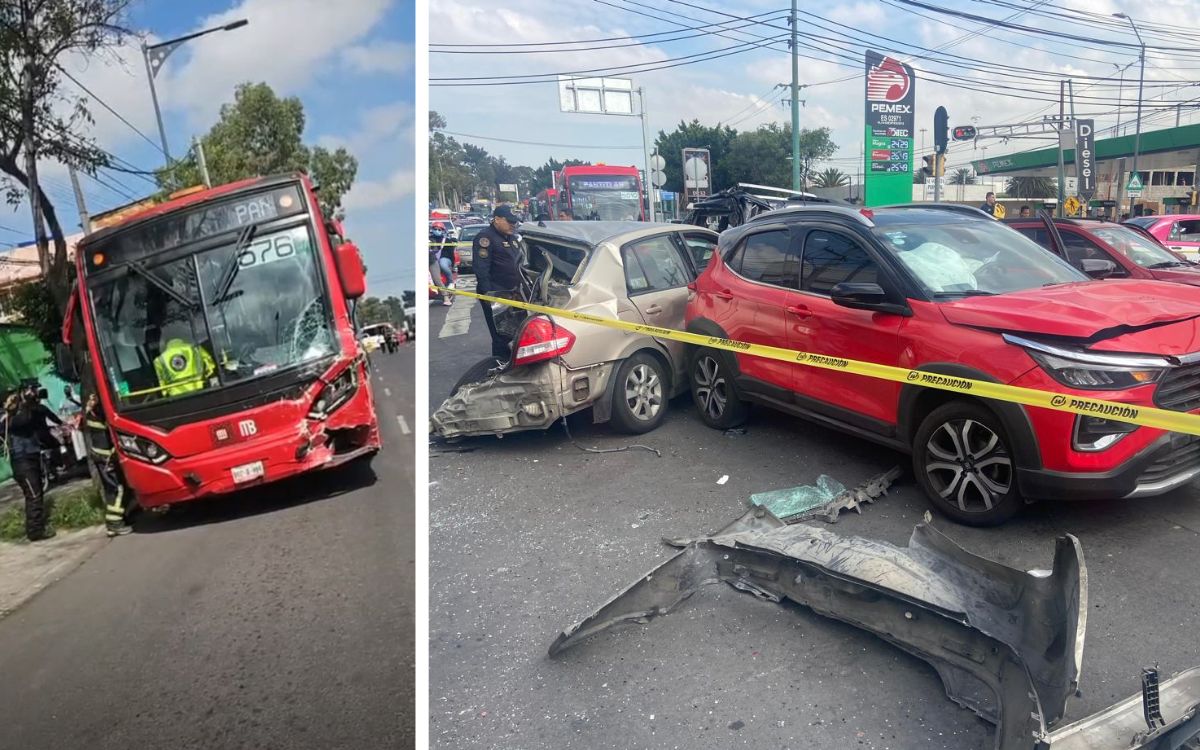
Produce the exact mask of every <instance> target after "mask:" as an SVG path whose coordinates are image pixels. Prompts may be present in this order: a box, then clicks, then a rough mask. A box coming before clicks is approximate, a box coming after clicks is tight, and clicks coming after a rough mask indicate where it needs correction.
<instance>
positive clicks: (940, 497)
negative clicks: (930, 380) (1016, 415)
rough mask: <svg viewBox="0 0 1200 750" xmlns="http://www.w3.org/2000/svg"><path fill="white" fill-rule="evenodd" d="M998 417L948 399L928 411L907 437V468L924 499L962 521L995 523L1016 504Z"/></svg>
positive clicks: (1010, 459) (1014, 475)
mask: <svg viewBox="0 0 1200 750" xmlns="http://www.w3.org/2000/svg"><path fill="white" fill-rule="evenodd" d="M1010 445H1011V444H1010V442H1009V438H1008V435H1007V433H1006V432H1005V430H1004V426H1003V425H1001V424H1000V420H999V419H997V418H996V416H995V415H994V414H993V413H992V412H991V411H989V410H988V409H987V408H985V407H983V406H981V405H979V404H974V403H970V402H966V401H952V402H950V403H948V404H943V405H942V406H939V407H938V408H936V409H934V410H933V411H932V412H930V413H929V415H928V416H927V417H925V420H924V421H923V422H922V423H921V426H920V427H919V428H918V429H917V434H916V438H915V439H914V440H913V474H915V475H916V477H917V482H918V483H919V484H920V485H921V489H923V490H925V495H926V496H927V497H928V498H929V501H930V503H931V504H932V505H933V507H934V508H936V509H937V510H938V511H940V512H941V513H943V514H944V515H946V516H949V517H950V518H952V519H954V520H955V521H958V522H959V523H963V524H966V525H968V526H995V525H997V524H1000V523H1003V522H1005V521H1007V520H1008V519H1009V518H1011V517H1012V516H1013V514H1015V513H1016V512H1017V511H1018V510H1020V509H1021V506H1022V504H1023V503H1022V499H1021V495H1020V493H1019V492H1018V491H1017V473H1016V465H1015V462H1014V459H1013V453H1012V450H1011V448H1010Z"/></svg>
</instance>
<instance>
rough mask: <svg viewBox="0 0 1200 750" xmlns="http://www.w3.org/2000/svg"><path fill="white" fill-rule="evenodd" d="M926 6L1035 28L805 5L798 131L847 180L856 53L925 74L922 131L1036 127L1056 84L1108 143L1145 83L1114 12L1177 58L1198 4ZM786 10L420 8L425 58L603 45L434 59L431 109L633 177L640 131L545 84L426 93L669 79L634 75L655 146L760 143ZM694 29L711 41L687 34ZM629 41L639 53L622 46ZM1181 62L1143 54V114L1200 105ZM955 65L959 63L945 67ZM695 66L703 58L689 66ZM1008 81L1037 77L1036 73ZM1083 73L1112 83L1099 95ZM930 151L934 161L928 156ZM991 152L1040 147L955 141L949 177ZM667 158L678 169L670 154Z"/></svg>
mask: <svg viewBox="0 0 1200 750" xmlns="http://www.w3.org/2000/svg"><path fill="white" fill-rule="evenodd" d="M929 4H931V5H934V6H937V7H939V8H943V9H948V10H951V11H962V12H966V13H972V14H976V15H979V16H985V17H990V18H993V19H1009V20H1011V22H1012V23H1015V24H1021V25H1024V26H1027V27H1030V28H1031V29H1032V30H1033V31H1032V32H1031V31H1020V30H1010V29H1000V28H997V27H996V26H995V25H993V24H986V23H981V22H977V21H972V20H968V19H964V18H961V17H954V16H949V15H945V14H941V13H938V12H935V11H930V10H928V9H922V8H918V7H914V6H911V5H906V4H905V3H904V2H903V1H902V0H851V1H848V2H840V3H822V4H814V3H810V2H801V3H800V11H801V15H800V23H799V25H798V26H799V31H800V34H801V43H800V45H799V46H800V54H801V59H800V83H801V85H803V86H805V88H804V89H802V90H801V93H800V96H799V97H798V98H799V99H800V100H801V101H802V102H803V103H804V106H803V107H802V109H801V111H800V122H801V127H829V128H830V129H831V131H832V134H833V139H834V141H835V143H836V144H837V145H838V146H839V148H838V151H837V153H836V154H835V155H834V157H833V158H832V159H831V160H829V162H828V163H827V164H826V165H822V166H835V167H837V168H839V169H841V170H843V171H845V172H854V171H857V170H858V169H859V168H860V166H861V156H860V148H861V142H862V134H863V97H864V92H863V88H864V87H863V78H862V75H863V51H864V50H865V49H866V48H868V47H870V48H873V49H875V50H877V51H880V52H883V53H892V54H895V55H897V56H899V57H900V58H901V59H903V60H906V61H911V62H912V64H913V65H914V66H915V67H917V68H918V69H919V72H918V74H917V78H918V80H917V92H916V99H917V112H916V118H917V128H918V129H920V128H930V127H931V126H932V119H933V110H934V109H935V108H936V107H937V106H939V105H941V106H946V107H947V108H948V110H949V111H950V116H951V120H952V123H951V124H970V123H971V122H975V121H978V122H979V123H981V124H1007V123H1014V122H1019V121H1022V120H1029V119H1033V120H1036V121H1040V119H1041V116H1042V115H1044V114H1049V113H1051V112H1056V111H1057V109H1058V105H1057V98H1058V82H1059V80H1060V78H1065V77H1070V76H1074V77H1076V79H1077V80H1076V83H1075V92H1076V94H1077V96H1078V97H1079V99H1078V110H1077V111H1078V114H1079V115H1080V116H1086V115H1089V114H1091V115H1094V116H1095V117H1096V119H1097V126H1098V127H1100V128H1105V127H1109V126H1112V125H1114V124H1115V122H1116V113H1117V110H1118V107H1117V102H1118V101H1119V102H1120V103H1121V107H1120V109H1121V114H1122V120H1121V121H1122V122H1123V123H1127V124H1128V123H1130V122H1132V120H1133V112H1134V94H1135V91H1136V84H1137V65H1136V60H1137V50H1136V49H1130V48H1128V47H1126V48H1119V47H1114V46H1112V45H1111V44H1108V43H1107V42H1124V43H1126V44H1129V43H1132V42H1133V41H1134V38H1133V35H1132V33H1131V32H1130V30H1129V28H1128V27H1127V26H1125V25H1124V22H1123V21H1119V20H1115V19H1113V18H1112V17H1111V15H1110V14H1111V13H1115V12H1119V11H1127V12H1128V13H1130V14H1131V15H1132V16H1134V17H1135V19H1137V21H1138V22H1139V23H1142V24H1144V25H1143V35H1144V36H1146V37H1147V41H1148V43H1151V44H1161V45H1166V46H1171V45H1179V44H1181V43H1182V42H1180V40H1179V39H1173V38H1172V37H1170V30H1171V29H1181V30H1188V31H1190V30H1193V29H1195V28H1196V27H1197V26H1198V25H1200V3H1197V2H1195V0H1161V2H1156V3H1134V2H1130V1H1128V0H1090V2H1086V3H1085V2H1082V1H1081V0H1055V2H1049V3H1047V2H1044V1H1041V2H1032V0H1029V1H1026V0H1022V2H1018V3H1011V4H1010V3H1000V2H992V1H989V0H970V1H968V0H930V3H929ZM788 5H789V3H787V2H786V0H738V1H735V2H720V3H718V2H706V1H705V0H661V2H648V1H647V0H526V1H525V2H522V3H520V5H519V6H508V7H501V8H499V9H497V8H496V7H495V4H494V3H491V2H488V1H487V0H439V2H436V3H431V4H430V26H429V40H430V43H431V44H438V43H441V44H450V43H456V44H466V45H480V44H496V43H499V42H504V43H509V44H524V45H537V44H540V43H545V42H548V41H562V40H606V41H600V42H596V43H593V44H586V45H576V46H577V47H585V48H587V49H586V50H584V51H574V52H572V51H568V50H569V49H570V47H569V46H559V47H558V48H557V50H558V51H556V52H553V53H551V52H547V51H545V50H546V49H547V48H546V47H537V46H526V47H523V48H521V50H520V52H521V54H499V55H494V54H488V55H484V54H446V53H444V52H440V51H437V48H436V47H435V48H434V50H435V51H433V52H432V53H431V55H430V78H431V88H430V107H431V108H432V109H435V110H437V111H438V112H440V113H441V114H442V115H443V116H445V118H446V120H447V122H448V128H447V130H449V131H451V132H455V133H466V134H468V136H465V137H463V136H460V137H459V138H460V140H464V141H467V142H471V143H475V144H476V145H479V146H483V147H484V148H487V149H488V150H489V151H491V152H492V153H494V154H501V155H504V156H505V157H506V158H507V159H508V160H509V162H511V163H515V164H526V165H529V166H538V165H541V164H542V163H544V162H545V161H546V159H547V158H549V157H555V158H559V159H563V158H580V159H587V160H591V161H604V162H608V163H617V164H635V163H636V164H638V165H639V166H640V165H641V162H642V155H641V132H640V128H639V123H638V121H637V120H636V119H633V118H619V117H604V116H598V115H578V114H565V113H561V112H559V111H558V99H557V90H556V86H555V84H554V83H552V82H547V83H536V84H529V85H496V86H483V87H476V86H448V87H443V86H439V85H437V83H438V82H437V81H434V80H433V79H436V78H463V79H479V78H480V77H482V76H513V75H520V74H529V73H556V72H571V71H582V70H594V69H597V68H608V69H611V68H614V67H617V66H645V65H653V64H666V65H671V66H672V67H669V68H664V69H661V70H655V71H652V72H635V73H632V74H629V77H631V78H633V80H634V84H635V86H644V87H645V89H646V91H647V93H648V96H649V107H648V109H649V115H650V117H649V119H650V125H651V138H653V134H654V133H656V132H657V131H658V130H667V131H670V130H672V129H673V128H674V127H675V125H677V124H678V123H679V122H680V121H681V120H689V121H690V120H691V119H693V118H697V119H699V120H700V121H701V122H703V123H705V124H707V125H715V124H717V123H718V122H719V123H723V124H732V125H733V127H735V128H738V129H753V128H754V127H756V126H758V125H761V124H764V123H767V122H784V121H786V120H787V119H789V118H790V110H789V109H786V108H784V107H783V106H781V104H780V103H779V100H780V99H781V98H783V95H784V93H785V92H784V91H783V90H777V89H775V88H774V87H775V86H776V84H779V83H783V82H788V81H790V79H791V63H790V55H789V53H788V48H787V46H786V41H785V37H786V36H787V34H788V33H789V29H788V26H787V21H786V15H787V10H786V8H787V6H788ZM1082 13H1090V14H1094V15H1092V16H1089V17H1088V18H1089V19H1091V20H1092V21H1094V23H1092V24H1088V23H1084V21H1083V20H1081V19H1082V18H1083V17H1082ZM1055 14H1059V15H1055ZM1072 14H1074V15H1072ZM1062 15H1065V16H1066V18H1063V17H1060V16H1062ZM739 19H751V20H750V21H746V20H739ZM1152 24H1158V26H1157V27H1156V28H1157V29H1158V30H1157V31H1148V29H1150V28H1151V25H1152ZM701 26H703V27H705V28H702V29H699V30H691V31H689V30H688V29H689V28H691V29H695V27H701ZM1041 29H1049V30H1052V31H1059V32H1067V33H1075V34H1077V35H1082V36H1083V37H1085V40H1084V41H1078V40H1073V41H1072V40H1063V39H1061V38H1059V39H1054V38H1050V37H1047V36H1044V35H1040V34H1038V33H1037V31H1038V30H1041ZM664 32H673V33H664ZM703 32H710V33H703ZM711 32H720V33H711ZM651 35H654V36H651ZM626 36H638V37H639V38H637V39H632V40H630V39H621V38H620V37H626ZM831 37H840V39H835V40H831ZM1152 40H1153V41H1152ZM739 45H740V46H741V47H740V48H738V49H736V50H735V49H731V48H737V47H739ZM914 45H915V46H914ZM918 46H919V47H924V48H926V49H927V50H938V54H937V55H936V56H937V57H941V58H942V59H941V60H940V61H936V62H935V61H929V60H926V59H922V58H923V57H926V56H928V53H927V52H925V51H922V50H920V49H918V48H917V47H918ZM460 49H467V48H465V47H464V48H460ZM471 49H472V51H474V52H478V51H479V48H471ZM1182 49H1183V50H1185V51H1186V53H1187V54H1186V56H1184V57H1183V59H1181V56H1180V55H1178V54H1172V53H1170V52H1165V51H1151V52H1150V54H1149V55H1148V64H1147V67H1146V81H1147V89H1146V98H1147V100H1162V99H1165V100H1168V101H1170V100H1188V99H1195V98H1197V97H1200V90H1197V88H1198V87H1197V85H1196V77H1195V75H1194V71H1195V66H1196V65H1197V63H1196V62H1195V59H1196V58H1195V56H1194V54H1193V53H1192V51H1191V45H1190V44H1187V45H1185V46H1184V47H1183V48H1182ZM535 50H536V51H535ZM531 52H532V53H531ZM729 53H732V54H729ZM950 55H957V56H959V57H958V58H956V59H955V58H948V57H947V56H950ZM705 56H711V57H712V59H709V60H708V61H702V62H696V61H697V60H701V59H703V57H705ZM680 58H689V59H686V60H684V59H680ZM981 62H982V63H986V67H988V68H989V69H987V70H978V69H973V68H977V67H981V66H980V65H979V63H981ZM678 63H686V64H678ZM1131 65H1132V67H1130V66H1131ZM1002 66H1015V67H1018V68H1027V69H1033V70H1035V71H1037V72H1035V73H1033V74H1032V75H1031V74H1028V73H1025V72H1022V71H1018V70H1014V69H1010V68H1004V67H1002ZM638 69H639V68H638V67H633V68H627V70H635V71H636V70H638ZM921 69H926V70H929V71H931V72H933V73H936V75H937V76H942V77H944V76H952V75H956V76H962V77H963V78H964V79H965V80H963V81H961V82H960V83H958V84H955V83H946V82H935V80H933V79H934V77H935V76H934V75H926V74H924V73H922V72H920V70H921ZM1122 69H1123V70H1124V78H1123V81H1122V82H1120V83H1119V79H1118V71H1119V70H1122ZM616 75H624V74H622V73H619V72H618V73H616ZM1085 76H1099V77H1105V76H1108V77H1110V79H1109V80H1107V81H1103V82H1094V81H1092V80H1090V79H1087V78H1085ZM461 82H464V83H470V82H477V80H476V81H471V80H465V81H461ZM963 84H965V85H963ZM1122 84H1123V86H1122ZM968 87H969V88H968ZM972 89H974V90H972ZM1087 97H1097V98H1095V99H1088V98H1087ZM1031 99H1037V100H1036V101H1035V100H1031ZM1168 109H1169V111H1164V110H1157V111H1156V114H1155V116H1154V117H1153V118H1150V117H1147V119H1146V123H1145V127H1146V128H1148V129H1155V128H1161V127H1165V126H1169V125H1173V124H1174V113H1175V111H1174V109H1173V108H1169V107H1168ZM1182 119H1183V122H1184V123H1185V124H1186V123H1187V122H1189V121H1192V122H1195V121H1200V117H1198V114H1197V111H1196V109H1195V108H1194V107H1191V108H1186V109H1184V110H1183V112H1182ZM1105 135H1106V134H1104V133H1101V136H1102V137H1104V136H1105ZM931 137H932V136H931V135H930V138H931ZM494 139H507V140H509V141H522V143H511V142H504V141H501V140H494ZM918 140H919V138H918ZM917 145H918V147H919V146H920V143H918V144H917ZM926 145H927V147H931V144H930V143H927V144H926ZM984 145H986V146H988V152H987V155H988V156H989V157H994V156H999V155H1001V154H1004V153H1010V152H1013V151H1017V150H1023V149H1028V148H1031V147H1041V146H1044V145H1045V144H1044V143H1043V142H1031V141H1011V142H1008V143H1001V142H999V141H991V142H981V143H980V144H979V149H978V150H976V149H975V148H974V144H971V143H966V144H957V145H954V146H952V148H951V152H950V157H949V159H948V165H949V167H950V168H954V167H957V166H964V165H966V164H969V162H970V161H971V160H972V159H977V158H980V157H981V156H982V146H984ZM664 156H665V157H666V158H679V155H678V154H666V155H664Z"/></svg>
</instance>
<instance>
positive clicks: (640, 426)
mask: <svg viewBox="0 0 1200 750" xmlns="http://www.w3.org/2000/svg"><path fill="white" fill-rule="evenodd" d="M614 386H615V387H614V389H613V408H612V422H613V426H614V427H616V428H617V429H618V430H620V431H621V432H629V433H633V434H640V433H643V432H649V431H650V430H653V429H654V428H655V427H658V426H659V425H660V424H662V421H663V418H664V417H665V416H666V413H667V392H668V389H667V383H666V375H665V374H664V373H663V366H662V363H661V362H660V361H659V360H658V359H657V358H655V357H654V356H653V355H650V354H647V353H645V352H638V353H637V354H634V355H633V356H632V357H630V358H629V359H627V360H625V361H624V362H622V363H621V367H620V368H619V369H618V370H617V381H616V383H614Z"/></svg>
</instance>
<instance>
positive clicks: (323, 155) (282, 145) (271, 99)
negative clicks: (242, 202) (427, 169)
mask: <svg viewBox="0 0 1200 750" xmlns="http://www.w3.org/2000/svg"><path fill="white" fill-rule="evenodd" d="M304 124H305V117H304V105H303V104H302V103H301V102H300V99H299V98H298V97H294V96H289V97H285V98H282V99H281V98H279V97H278V96H276V94H275V91H274V90H273V89H272V88H271V87H270V86H268V85H267V84H265V83H243V84H240V85H239V86H238V87H237V88H236V89H235V90H234V95H233V102H231V103H230V102H227V103H226V104H224V105H222V106H221V115H220V119H218V121H217V123H216V124H215V125H213V127H212V129H211V130H209V131H208V134H207V135H205V136H203V137H202V138H201V139H200V143H201V145H202V146H203V148H204V157H205V161H206V162H207V166H208V172H209V176H210V177H211V179H212V182H213V184H214V185H220V184H224V183H227V182H233V181H235V180H241V179H245V178H247V177H257V176H260V175H267V174H274V173H279V172H294V171H302V172H307V173H308V174H309V175H311V176H312V178H313V179H314V180H316V182H317V184H318V185H320V192H319V195H320V200H321V209H322V211H325V212H326V213H333V211H334V210H335V209H337V208H338V207H339V206H341V203H342V198H343V196H345V194H346V193H347V192H349V190H350V187H351V186H352V185H353V184H354V178H355V176H356V175H357V173H358V160H357V159H355V158H354V156H352V155H351V154H350V153H349V152H348V151H347V150H346V149H345V148H340V147H339V148H337V149H335V150H333V151H329V150H328V149H325V148H322V147H320V146H317V147H315V148H310V147H309V146H306V145H305V144H304V142H303V135H304ZM158 182H159V185H160V186H161V187H163V188H164V189H167V190H178V189H179V188H183V187H188V186H191V185H196V184H199V183H200V182H202V178H201V174H200V166H199V163H198V162H197V160H196V156H195V154H190V155H188V156H187V157H186V158H184V159H182V160H180V161H178V162H176V163H175V164H174V165H172V166H171V167H168V168H165V169H163V170H161V171H160V172H159V173H158Z"/></svg>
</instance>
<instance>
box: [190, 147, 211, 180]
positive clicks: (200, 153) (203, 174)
mask: <svg viewBox="0 0 1200 750" xmlns="http://www.w3.org/2000/svg"><path fill="white" fill-rule="evenodd" d="M192 146H193V147H194V148H195V149H196V163H197V164H199V165H200V178H201V179H203V180H204V187H207V188H210V187H212V180H211V179H210V178H209V176H208V162H207V161H206V160H205V159H204V144H203V143H201V142H200V139H199V138H196V137H194V136H193V137H192Z"/></svg>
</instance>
